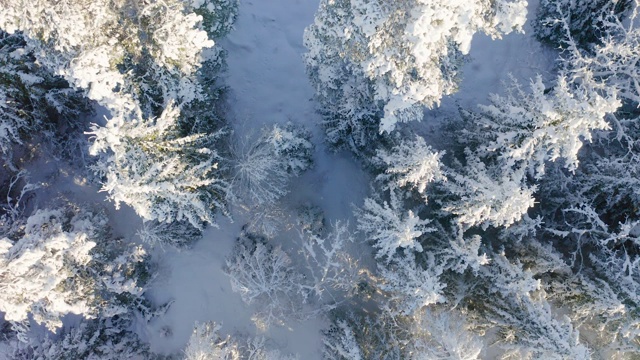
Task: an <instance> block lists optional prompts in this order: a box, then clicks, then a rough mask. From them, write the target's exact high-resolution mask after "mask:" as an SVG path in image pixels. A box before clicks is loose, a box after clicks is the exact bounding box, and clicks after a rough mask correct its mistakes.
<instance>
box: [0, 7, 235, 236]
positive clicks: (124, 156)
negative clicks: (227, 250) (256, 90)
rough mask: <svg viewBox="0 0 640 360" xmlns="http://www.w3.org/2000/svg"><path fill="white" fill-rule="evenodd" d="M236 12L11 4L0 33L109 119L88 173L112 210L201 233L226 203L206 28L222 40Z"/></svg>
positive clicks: (214, 64) (214, 55) (214, 54)
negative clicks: (123, 206) (99, 180)
mask: <svg viewBox="0 0 640 360" xmlns="http://www.w3.org/2000/svg"><path fill="white" fill-rule="evenodd" d="M235 5H236V2H235V1H226V0H220V1H219V0H212V1H208V0H206V1H196V2H190V1H181V0H172V1H163V2H154V3H148V2H145V1H133V2H130V1H115V2H113V1H97V2H91V4H86V2H84V1H73V0H70V1H65V2H63V3H60V2H51V1H48V0H40V1H36V2H33V3H29V4H28V5H26V3H24V2H23V1H21V0H16V1H9V2H7V3H6V4H5V5H4V8H5V11H3V12H2V14H0V28H2V29H4V30H6V31H8V32H9V33H13V32H15V31H22V33H23V34H24V36H25V39H26V41H27V45H28V46H29V48H30V49H33V54H34V56H35V57H36V59H37V60H38V62H39V63H40V64H42V65H43V66H44V67H45V68H47V69H49V70H51V71H52V72H54V73H55V74H58V75H61V76H63V77H64V78H65V79H66V80H67V81H69V83H70V84H72V85H73V86H75V87H76V88H79V89H82V90H84V92H85V94H86V95H87V97H88V98H90V99H92V100H95V101H97V102H98V103H99V104H100V105H101V106H103V107H104V108H106V109H107V110H108V111H109V114H108V119H107V124H106V126H105V127H103V128H98V127H96V128H95V129H94V131H93V132H92V134H93V135H94V139H95V144H94V146H93V149H92V150H93V153H94V154H96V153H101V154H102V155H103V156H101V157H100V158H99V159H98V161H97V164H96V167H95V168H94V169H95V170H96V171H97V173H98V174H99V175H101V176H103V180H104V181H105V184H104V189H105V190H106V191H108V192H110V195H111V197H112V198H113V200H115V201H116V203H119V202H125V203H127V204H129V205H131V206H132V207H133V208H134V209H135V210H136V211H137V212H138V213H139V214H140V215H141V216H142V217H143V218H144V219H146V220H159V221H173V220H181V219H186V220H188V221H189V222H190V223H191V224H192V225H193V226H194V227H197V228H201V227H202V226H203V223H206V222H210V223H211V222H212V214H213V211H214V210H215V209H218V208H221V207H222V205H223V200H224V199H225V198H226V197H227V194H226V183H225V181H224V180H222V179H221V178H222V177H223V176H224V174H223V171H222V169H221V168H218V167H217V165H216V164H217V163H219V161H218V158H217V153H216V151H215V150H213V146H211V144H212V140H213V139H215V138H217V137H219V136H220V134H221V133H220V132H219V131H220V128H221V127H222V124H221V123H220V122H219V119H218V118H219V117H218V116H217V115H216V116H212V115H213V114H216V112H213V111H210V108H211V107H212V106H213V105H214V104H212V103H211V102H212V101H214V100H215V92H214V93H213V94H212V92H211V91H210V90H211V87H212V86H214V85H212V82H215V74H210V73H206V71H207V70H211V71H216V70H217V69H219V68H220V66H221V63H222V60H221V59H220V55H221V54H222V52H221V51H218V50H215V51H214V50H207V49H209V48H211V47H212V46H213V45H214V42H213V41H212V40H210V38H209V35H208V34H207V32H206V31H205V30H208V31H210V32H211V36H216V37H217V36H222V35H223V34H224V33H225V32H226V31H228V30H229V28H230V26H231V22H232V20H233V18H234V17H235V15H234V14H235V8H234V7H235ZM26 8H29V11H25V9H26ZM215 12H218V13H217V14H214V13H215ZM203 16H204V17H206V18H207V19H208V20H207V21H208V22H207V25H206V29H203V26H205V25H203ZM215 20H218V21H221V23H219V24H215V23H213V21H215ZM185 39H186V41H185ZM204 56H209V58H208V59H205V58H204ZM203 62H204V63H205V64H206V66H204V67H203V66H202V65H203ZM205 90H206V91H205ZM205 113H210V114H209V115H207V116H204V115H205ZM210 122H215V124H211V123H210ZM203 123H205V124H203ZM125 134H128V135H131V136H128V137H127V136H125ZM145 136H147V138H144V137H145ZM156 140H159V141H157V143H155V141H156ZM152 143H153V144H152ZM145 145H146V146H145ZM151 145H153V146H151ZM183 145H184V147H183ZM160 167H162V169H160ZM153 178H156V179H153ZM153 180H158V181H156V182H154V181H153ZM165 190H166V191H165ZM167 204H169V205H167ZM151 205H153V207H152V206H151ZM173 207H175V208H173Z"/></svg>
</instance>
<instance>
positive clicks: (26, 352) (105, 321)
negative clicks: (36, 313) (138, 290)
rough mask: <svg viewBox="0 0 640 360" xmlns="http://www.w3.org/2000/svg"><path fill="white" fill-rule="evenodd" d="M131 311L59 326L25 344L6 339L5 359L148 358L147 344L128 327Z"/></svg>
mask: <svg viewBox="0 0 640 360" xmlns="http://www.w3.org/2000/svg"><path fill="white" fill-rule="evenodd" d="M132 317H133V315H132V314H121V315H120V316H119V317H118V318H100V319H94V320H83V321H82V322H81V323H80V324H79V325H77V326H75V327H71V328H63V329H62V333H61V334H59V335H57V336H53V337H51V336H47V337H46V338H44V339H42V340H40V339H33V341H32V342H31V343H29V344H23V343H19V342H14V341H10V342H8V343H5V344H3V345H6V346H10V347H12V353H11V355H10V356H9V358H8V359H7V360H31V359H39V360H66V359H87V360H120V359H130V360H143V359H148V358H150V357H151V353H150V351H149V347H148V345H147V344H145V343H143V342H142V341H141V340H140V339H139V337H138V334H136V333H135V332H133V331H131V330H130V327H131V325H132V321H131V319H132Z"/></svg>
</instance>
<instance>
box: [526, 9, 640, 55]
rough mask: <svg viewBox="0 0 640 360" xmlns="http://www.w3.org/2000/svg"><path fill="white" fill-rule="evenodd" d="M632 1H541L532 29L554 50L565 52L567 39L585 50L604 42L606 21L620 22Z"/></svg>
mask: <svg viewBox="0 0 640 360" xmlns="http://www.w3.org/2000/svg"><path fill="white" fill-rule="evenodd" d="M632 2H633V0H617V1H610V0H542V1H541V2H540V5H539V7H538V13H537V14H536V15H537V19H536V22H535V25H534V29H535V32H536V36H537V37H538V39H540V40H541V41H543V42H546V43H548V44H550V45H552V46H554V47H559V48H566V47H567V45H568V44H567V39H568V38H567V35H569V36H570V37H571V38H572V39H573V40H574V41H575V42H576V44H577V45H578V46H579V47H580V48H582V49H585V50H590V49H591V47H592V46H593V45H594V44H597V43H599V42H600V41H602V39H603V35H604V33H605V32H606V30H605V29H604V27H605V25H604V22H605V21H606V20H605V19H606V18H607V17H609V16H615V17H616V18H618V19H620V20H622V19H623V18H624V17H625V15H626V12H627V11H628V10H629V9H630V8H631V4H632Z"/></svg>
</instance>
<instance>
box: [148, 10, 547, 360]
mask: <svg viewBox="0 0 640 360" xmlns="http://www.w3.org/2000/svg"><path fill="white" fill-rule="evenodd" d="M536 5H537V0H533V1H530V2H529V21H530V20H531V19H532V18H533V17H534V16H535V10H536V9H535V7H536ZM317 6H318V1H317V0H244V1H241V2H240V8H239V18H238V20H237V22H236V24H235V30H233V31H232V32H231V33H230V34H229V35H228V36H227V37H226V38H225V39H223V40H221V41H219V42H218V43H219V44H220V45H221V46H222V47H224V48H225V49H226V50H227V51H228V58H227V62H228V71H227V74H226V84H227V85H228V86H229V88H230V104H229V107H230V118H229V120H230V123H231V124H232V126H233V128H234V131H235V132H236V135H237V136H239V137H243V136H246V135H250V134H257V133H258V132H259V130H258V129H259V128H261V127H262V126H263V125H270V124H275V123H279V124H284V123H286V122H293V123H297V124H301V125H304V126H305V127H306V128H307V129H309V130H310V131H311V132H312V134H313V141H314V143H315V145H316V153H315V154H314V161H315V166H314V168H313V169H311V170H310V171H308V172H307V173H305V174H304V175H303V176H302V177H300V178H299V179H297V180H295V181H294V183H293V184H292V185H291V193H290V194H289V195H288V196H286V197H285V198H284V199H283V200H282V201H283V204H282V205H281V206H282V207H283V208H284V209H285V211H292V210H294V209H295V208H296V207H298V206H300V205H302V204H305V203H310V204H313V205H317V206H319V207H320V208H321V209H322V210H323V211H324V212H325V217H326V219H327V220H328V221H332V220H338V219H342V220H352V219H351V218H352V210H353V207H352V204H354V205H356V206H361V205H362V202H363V199H364V198H365V197H366V196H367V194H368V192H369V183H370V178H369V176H368V175H367V174H366V173H365V172H364V171H363V170H362V169H360V166H359V165H358V164H357V162H356V161H354V160H353V159H351V158H350V155H349V154H347V153H342V152H338V153H334V152H331V151H330V150H329V149H327V148H326V146H325V145H324V144H323V142H322V139H323V130H322V128H321V126H320V122H321V118H320V116H319V115H318V114H316V113H315V103H314V101H313V100H312V99H313V95H314V94H313V89H312V87H311V85H310V84H309V82H308V79H307V75H306V73H305V68H304V63H303V61H302V54H303V53H304V52H305V51H306V50H305V48H304V47H303V45H302V34H303V31H304V28H305V27H306V26H308V25H309V24H311V23H312V22H313V16H314V13H315V11H316V9H317ZM525 31H526V34H524V35H523V34H510V35H507V36H504V38H503V39H502V40H491V39H490V38H489V37H487V36H484V35H479V34H478V35H475V36H474V39H473V41H472V43H471V51H470V58H471V61H470V62H469V63H468V64H467V65H465V69H464V73H463V76H464V78H463V81H462V83H461V84H460V91H459V92H458V93H457V94H455V95H453V96H450V97H448V98H445V99H443V102H442V106H441V107H440V108H436V109H434V110H431V111H428V112H427V113H426V116H425V119H424V120H423V121H422V122H420V123H413V124H411V125H409V124H407V126H411V127H412V128H414V129H415V130H416V131H417V132H418V133H420V134H422V135H425V134H426V135H425V138H426V139H427V142H428V141H429V140H430V138H431V139H433V137H432V136H433V134H431V135H432V136H431V137H430V136H429V135H428V133H429V132H430V131H431V130H432V129H433V128H434V126H433V125H434V124H435V123H436V122H438V121H439V120H440V119H443V118H445V117H447V116H449V115H451V114H454V113H455V112H457V106H458V105H461V106H463V107H466V108H470V109H474V108H475V106H476V104H478V103H486V99H487V95H488V94H489V93H492V92H498V93H499V92H500V90H501V82H503V81H505V82H506V81H508V78H507V77H506V74H508V73H509V72H511V73H513V75H514V76H515V77H516V78H518V79H520V80H521V81H522V82H526V81H527V79H529V78H532V77H534V76H535V74H536V73H541V74H542V75H543V77H545V76H546V75H548V74H549V70H548V69H550V67H551V65H552V61H553V60H552V59H553V58H555V54H553V53H552V51H548V50H543V48H542V47H541V45H539V44H538V43H537V41H536V40H535V39H534V38H533V37H532V35H533V30H532V29H531V27H530V24H527V25H526V26H525ZM232 210H233V209H232ZM233 212H234V214H233V220H234V221H233V222H231V221H229V220H227V219H224V218H221V219H220V220H219V228H210V229H208V230H207V231H206V232H205V234H204V237H203V239H201V240H200V241H199V242H198V243H196V244H195V246H194V247H193V248H192V249H190V250H184V251H177V250H172V249H167V250H166V251H165V250H159V251H157V252H156V254H155V255H157V256H159V261H160V263H161V270H160V273H159V274H158V278H157V280H156V282H155V285H154V287H153V289H152V290H151V292H150V295H151V297H152V299H153V300H155V301H156V302H158V303H162V302H165V301H169V300H173V301H174V303H173V305H172V306H171V307H170V309H169V310H168V312H167V313H166V315H164V316H163V317H160V318H158V319H156V320H154V321H152V323H151V324H149V325H148V326H146V327H145V326H141V328H140V329H139V331H140V332H141V333H142V335H143V336H144V337H145V338H147V340H148V341H149V342H150V344H151V349H152V350H153V351H156V352H159V353H174V352H179V351H181V350H182V349H183V348H184V346H185V345H186V343H187V341H188V339H189V336H190V335H191V332H192V330H193V326H194V323H195V322H196V321H198V322H205V321H209V320H213V321H215V322H216V323H218V324H221V325H222V328H221V330H220V334H221V335H223V336H224V335H232V336H238V335H241V336H254V335H256V334H257V335H264V336H266V337H267V338H269V339H271V340H270V341H271V344H272V345H274V346H275V347H277V348H279V349H280V350H281V351H282V352H283V353H294V354H297V355H298V356H299V357H300V358H301V359H305V360H313V359H321V350H322V349H321V348H322V342H321V334H320V331H321V330H322V329H323V328H324V327H325V326H326V323H325V322H324V320H322V319H312V320H309V321H304V322H303V323H295V322H292V323H289V324H288V328H287V327H272V328H270V329H269V330H268V331H267V332H266V333H260V332H259V331H258V330H257V329H256V327H255V325H254V324H253V323H252V321H251V319H250V317H251V314H252V309H250V308H248V307H247V306H246V305H245V304H244V303H243V302H242V300H241V298H240V295H238V294H236V293H233V292H232V290H231V286H230V282H229V279H228V277H227V276H226V275H225V274H224V273H223V270H222V267H223V264H224V261H225V258H226V257H227V256H228V255H229V254H230V252H231V250H232V247H233V244H234V241H235V239H236V238H237V236H238V235H239V234H240V231H241V227H242V225H244V224H245V223H246V221H247V220H249V219H248V218H247V217H246V215H243V214H242V213H240V212H239V211H237V209H236V211H233ZM249 216H251V214H249ZM353 223H354V222H353V220H352V224H353ZM294 236H295V234H292V232H285V233H283V234H280V235H276V236H275V237H274V239H273V240H272V241H274V242H275V243H276V244H283V247H284V248H286V247H287V243H290V242H291V241H295V239H293V237H294ZM167 329H168V330H169V331H167Z"/></svg>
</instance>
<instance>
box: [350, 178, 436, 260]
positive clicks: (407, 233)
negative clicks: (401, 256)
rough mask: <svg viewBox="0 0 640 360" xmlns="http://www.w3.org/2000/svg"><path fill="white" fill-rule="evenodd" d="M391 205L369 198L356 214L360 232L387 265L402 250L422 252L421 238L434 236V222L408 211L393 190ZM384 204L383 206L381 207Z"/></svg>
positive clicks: (397, 193) (399, 195) (389, 202)
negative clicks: (431, 233) (429, 233)
mask: <svg viewBox="0 0 640 360" xmlns="http://www.w3.org/2000/svg"><path fill="white" fill-rule="evenodd" d="M389 194H390V198H389V201H388V202H387V201H381V200H377V199H373V198H366V199H365V200H364V205H363V207H362V209H359V210H357V211H356V217H357V221H358V230H359V231H361V232H362V233H364V234H365V236H366V237H367V239H368V240H369V241H371V242H372V243H373V246H374V247H376V248H377V249H378V251H377V253H376V258H378V259H385V261H386V262H387V263H388V262H390V261H391V260H392V259H393V257H394V256H395V254H396V252H397V251H398V250H400V249H410V250H414V251H417V252H421V251H422V245H421V244H420V241H419V238H420V236H421V235H423V234H425V233H428V232H432V231H434V229H433V228H432V227H430V226H429V223H430V222H431V220H429V219H421V218H420V216H419V214H417V213H415V212H414V211H412V210H406V209H405V208H404V207H405V204H404V202H403V198H402V197H401V194H400V193H399V191H397V189H391V190H390V192H389ZM380 202H382V204H380Z"/></svg>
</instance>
